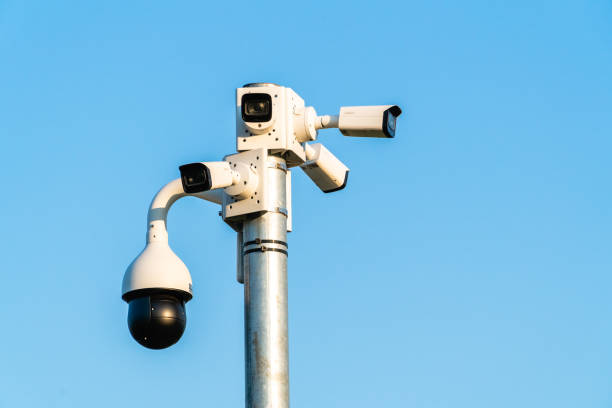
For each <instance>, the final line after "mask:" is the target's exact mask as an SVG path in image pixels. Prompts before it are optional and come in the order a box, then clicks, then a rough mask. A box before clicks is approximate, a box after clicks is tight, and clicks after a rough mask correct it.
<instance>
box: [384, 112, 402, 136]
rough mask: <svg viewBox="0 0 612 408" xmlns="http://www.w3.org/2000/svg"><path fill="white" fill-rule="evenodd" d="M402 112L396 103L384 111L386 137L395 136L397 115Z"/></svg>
mask: <svg viewBox="0 0 612 408" xmlns="http://www.w3.org/2000/svg"><path fill="white" fill-rule="evenodd" d="M401 113H402V110H401V109H400V108H399V106H397V105H394V106H392V107H390V108H389V109H387V110H386V111H384V112H383V124H382V125H383V126H382V128H383V133H384V134H385V136H386V137H395V126H396V125H397V123H396V120H397V117H398V116H399V115H400V114H401Z"/></svg>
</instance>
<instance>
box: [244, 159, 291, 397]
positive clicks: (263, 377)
mask: <svg viewBox="0 0 612 408" xmlns="http://www.w3.org/2000/svg"><path fill="white" fill-rule="evenodd" d="M264 171H267V172H268V178H267V179H268V182H269V185H268V186H266V190H267V192H268V193H269V194H272V196H271V197H270V198H271V199H272V200H273V202H274V204H275V205H274V207H275V208H276V209H277V211H270V212H266V213H264V214H262V215H260V216H258V217H257V218H254V219H252V220H248V221H245V222H244V223H243V230H242V242H243V245H242V250H241V251H242V253H241V254H240V253H239V254H238V256H242V257H243V266H242V267H243V273H244V326H245V366H246V373H245V374H246V378H245V385H246V407H247V408H288V407H289V350H288V331H287V256H288V247H287V203H286V188H287V185H286V172H287V168H286V165H285V161H284V160H283V159H282V158H279V157H275V156H269V157H268V164H267V168H266V169H265V170H264Z"/></svg>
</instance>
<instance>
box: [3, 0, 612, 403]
mask: <svg viewBox="0 0 612 408" xmlns="http://www.w3.org/2000/svg"><path fill="white" fill-rule="evenodd" d="M611 22H612V3H610V2H609V1H605V0H594V1H535V2H534V1H513V2H505V1H490V0H487V1H484V0H483V1H462V2H440V1H432V2H409V1H396V2H356V1H350V2H292V1H283V2H277V3H268V2H234V1H222V2H204V1H191V2H189V1H180V2H167V1H166V2H151V1H147V2H145V1H130V2H126V1H104V2H93V1H91V2H84V1H61V0H58V1H29V2H24V1H17V0H0V138H1V141H2V143H1V147H0V157H1V160H0V166H1V170H2V171H1V172H0V182H1V186H2V191H3V192H2V211H1V214H0V217H1V220H0V221H1V223H2V230H1V231H2V235H1V238H0V240H1V242H2V256H1V257H0V271H1V277H2V281H1V282H2V283H1V287H2V288H3V293H2V296H1V297H0V306H1V310H2V311H3V316H2V325H1V328H0V333H1V336H0V407H2V408H5V407H10V408H13V407H36V408H41V407H79V408H80V407H88V408H89V407H91V408H98V407H145V406H146V407H168V406H175V407H180V406H184V407H191V406H194V407H195V406H198V407H200V406H201V407H240V406H243V398H244V373H243V370H244V368H243V320H242V311H243V303H242V302H243V297H242V286H241V285H240V284H238V283H237V282H236V280H235V236H234V233H233V232H232V231H231V230H230V228H229V227H227V226H226V225H225V224H224V223H223V222H222V221H221V220H220V219H219V217H218V216H217V208H215V206H214V205H213V204H209V203H204V202H202V201H200V200H197V199H185V200H182V201H180V202H178V203H177V204H176V205H175V207H174V208H173V210H172V212H171V213H170V217H169V234H170V244H171V246H172V248H173V249H174V251H175V252H176V253H177V254H178V255H179V256H180V257H181V258H182V259H183V260H184V261H185V263H186V264H187V266H188V267H189V268H190V270H191V273H192V277H193V280H194V292H195V297H194V299H193V300H192V301H191V302H189V303H188V305H187V318H188V324H187V330H186V332H185V334H184V336H183V338H182V340H181V341H180V342H179V343H178V344H176V345H175V346H173V347H171V348H170V349H167V350H163V351H152V350H147V349H144V348H142V347H141V346H139V345H138V344H137V343H136V342H135V341H133V340H132V339H131V337H130V335H129V332H128V329H127V324H126V316H127V305H126V304H125V303H124V302H123V301H122V300H121V298H120V294H121V293H120V289H121V279H122V276H123V272H124V270H125V268H126V266H127V265H128V264H129V263H130V262H131V260H132V259H133V258H134V257H135V256H136V255H137V254H138V252H139V251H140V250H141V249H142V248H143V246H144V239H145V227H146V225H145V222H146V210H147V206H148V204H149V202H150V200H151V198H152V197H153V195H154V194H155V192H156V191H157V190H158V189H159V188H160V187H161V186H162V185H163V184H165V183H166V182H168V181H170V180H172V179H174V178H176V177H178V166H179V165H180V164H184V163H189V162H194V161H210V160H218V159H220V158H221V157H223V156H224V155H225V154H229V153H233V152H234V151H235V150H234V149H235V138H234V126H235V125H234V114H235V113H234V109H235V108H234V92H235V88H236V87H239V86H241V85H242V84H244V83H247V82H259V81H265V82H276V83H279V84H282V85H285V86H289V87H291V88H293V89H294V90H295V91H296V92H298V93H299V94H300V95H301V96H302V97H303V98H304V99H305V100H306V102H307V104H308V105H311V106H314V107H315V108H316V109H317V111H318V112H319V114H324V113H327V114H333V113H336V112H338V110H339V107H340V106H342V105H359V104H363V105H368V104H398V105H400V106H401V107H402V109H403V110H404V114H403V115H402V116H401V117H400V118H399V120H398V133H397V137H396V138H395V139H393V140H383V139H356V138H346V137H343V136H342V135H341V134H340V133H339V132H337V131H326V132H320V140H321V141H322V142H323V143H325V144H326V146H327V147H328V148H329V149H330V150H331V151H333V152H334V153H335V154H336V155H337V156H338V157H339V158H341V159H342V160H343V161H344V162H345V163H346V164H347V165H348V166H349V167H350V168H351V177H350V178H349V183H348V186H347V188H346V189H345V190H343V191H340V192H337V193H334V194H322V193H321V192H320V191H319V190H318V189H317V187H316V186H315V185H314V184H313V183H312V182H310V180H309V179H308V178H307V177H306V176H305V175H304V174H303V173H302V172H301V171H299V170H297V171H295V172H294V177H293V193H294V194H293V197H294V207H293V214H294V231H293V232H292V233H291V234H290V236H289V241H290V244H289V245H290V248H291V253H290V258H289V268H290V269H289V270H290V272H289V300H290V305H289V311H290V354H291V357H290V365H291V403H292V406H293V407H351V408H361V407H364V408H365V407H368V408H369V407H419V408H434V407H453V408H456V407H465V408H477V407H482V408H490V407H496V408H503V407H508V408H516V407H555V408H562V407H610V406H612V387H611V384H612V323H611V322H612V298H611V296H610V293H611V288H612V250H611V248H612V235H611V231H612V211H611V209H612V193H611V177H612V160H611V151H612V114H611V112H612V75H611V73H612V24H611Z"/></svg>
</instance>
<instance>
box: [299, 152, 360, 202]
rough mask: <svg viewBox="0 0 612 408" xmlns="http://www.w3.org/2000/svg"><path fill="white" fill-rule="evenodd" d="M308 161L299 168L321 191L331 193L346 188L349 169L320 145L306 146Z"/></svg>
mask: <svg viewBox="0 0 612 408" xmlns="http://www.w3.org/2000/svg"><path fill="white" fill-rule="evenodd" d="M306 155H307V156H308V161H307V162H306V163H304V164H302V165H301V166H300V168H301V169H302V170H304V173H306V174H307V175H308V177H310V179H311V180H312V181H313V182H314V183H315V184H316V185H317V186H318V187H319V188H320V189H321V191H323V192H324V193H333V192H334V191H339V190H342V189H343V188H344V187H346V183H347V181H348V174H349V168H348V167H346V166H345V165H344V163H342V162H341V161H340V160H339V159H338V158H337V157H336V156H334V155H333V154H332V153H331V152H330V151H329V150H327V149H326V148H325V146H323V145H322V144H320V143H314V144H311V145H307V146H306Z"/></svg>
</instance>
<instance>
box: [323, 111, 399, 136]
mask: <svg viewBox="0 0 612 408" xmlns="http://www.w3.org/2000/svg"><path fill="white" fill-rule="evenodd" d="M401 113H402V110H401V109H400V108H399V106H397V105H381V106H343V107H342V108H340V115H338V116H329V115H326V116H318V117H317V120H316V123H315V127H316V128H317V129H326V128H338V129H340V132H342V134H343V135H344V136H356V137H387V138H390V137H395V127H396V120H397V117H398V116H399V115H400V114H401Z"/></svg>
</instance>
